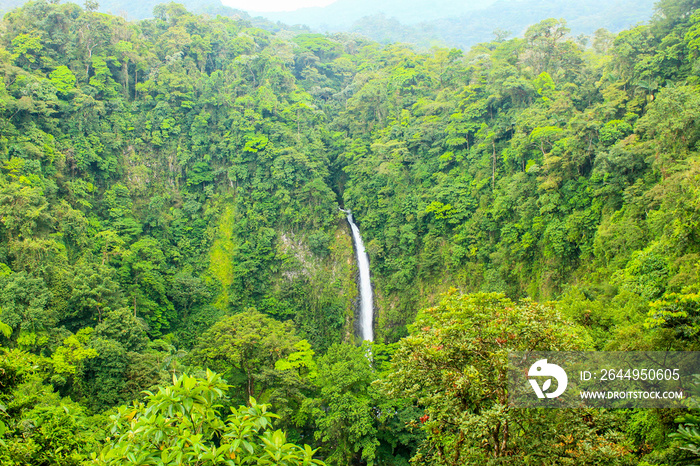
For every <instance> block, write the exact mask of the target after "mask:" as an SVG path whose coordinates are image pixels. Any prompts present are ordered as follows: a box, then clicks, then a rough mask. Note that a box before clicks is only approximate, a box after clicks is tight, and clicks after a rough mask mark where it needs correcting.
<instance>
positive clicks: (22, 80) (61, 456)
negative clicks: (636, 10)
mask: <svg viewBox="0 0 700 466" xmlns="http://www.w3.org/2000/svg"><path fill="white" fill-rule="evenodd" d="M699 6H700V5H699V4H698V2H697V1H696V0H663V1H662V2H660V3H659V4H658V5H657V14H656V15H655V16H654V18H653V19H652V20H651V21H650V22H649V23H648V24H645V25H641V26H637V27H635V28H633V29H630V30H627V31H623V32H621V33H619V34H617V35H614V34H611V33H609V32H607V31H605V30H600V31H598V32H597V33H596V34H595V36H594V37H591V38H589V41H588V44H589V45H588V47H584V45H583V44H584V43H585V41H581V40H574V39H573V38H571V37H570V36H569V35H568V30H567V28H566V26H565V24H564V23H563V22H561V21H558V20H553V19H551V20H546V21H542V22H540V23H538V24H535V25H533V26H531V27H530V28H529V29H528V30H527V32H526V33H525V35H524V37H523V38H516V39H509V40H506V39H505V38H499V39H497V40H496V41H494V42H490V43H483V44H480V45H478V46H475V47H473V48H472V49H471V50H468V51H463V50H459V49H434V50H433V51H431V52H430V53H428V54H420V53H417V52H415V51H414V50H412V49H411V48H410V47H408V46H404V45H389V46H382V45H380V44H377V43H374V42H371V41H369V40H367V39H362V38H360V37H358V36H354V35H346V34H337V35H318V34H308V33H302V32H300V31H294V30H291V29H284V28H281V29H279V30H278V31H277V32H271V31H266V30H263V29H260V28H256V27H253V25H252V24H251V23H249V22H247V21H245V20H243V19H234V18H227V17H221V16H219V17H216V18H209V17H202V16H197V15H194V14H192V13H189V12H188V11H187V10H186V9H185V8H184V7H182V6H181V5H177V4H172V3H171V4H167V5H160V6H158V7H157V8H156V10H155V16H156V17H155V18H154V19H151V20H144V21H140V22H127V21H126V20H124V19H123V18H120V17H115V16H111V15H106V14H101V13H97V12H95V11H91V10H87V11H86V10H83V9H81V8H80V7H79V6H77V5H74V4H70V3H69V4H55V3H47V2H45V1H35V2H31V3H28V4H26V5H25V6H23V7H22V8H20V9H17V10H14V11H12V12H10V13H8V14H7V15H6V16H5V18H4V19H3V20H2V22H1V23H0V45H1V47H0V74H1V75H2V83H3V86H2V87H1V88H0V125H1V126H0V164H1V166H0V345H2V346H1V347H0V447H1V448H0V463H2V464H41V465H43V464H47V465H48V464H61V465H65V464H68V465H73V464H76V465H77V464H87V463H88V462H96V463H97V464H182V463H183V462H185V463H187V464H222V463H223V462H224V461H226V462H227V463H226V464H252V463H251V462H253V463H254V464H315V463H312V461H314V462H316V464H319V463H321V461H324V462H325V463H326V464H333V465H349V464H352V465H359V464H385V465H406V464H409V461H410V460H411V459H412V461H413V464H430V465H448V464H449V465H455V466H456V465H463V464H506V463H508V462H510V463H511V464H543V462H544V464H657V465H663V464H677V463H678V462H679V461H685V460H690V459H692V458H693V455H697V452H698V445H700V441H699V440H698V439H697V435H695V434H693V431H692V429H690V430H681V431H679V434H678V435H676V437H673V438H672V437H670V436H669V435H668V434H670V433H674V432H676V431H677V428H678V424H677V423H680V422H685V423H686V425H688V426H690V427H692V426H694V425H696V424H697V422H698V421H697V417H693V416H687V417H685V418H684V420H683V421H681V419H678V420H677V421H676V418H677V417H678V416H679V414H680V413H679V412H677V411H672V410H657V411H653V410H636V411H604V410H557V411H556V412H555V411H545V412H543V411H539V410H524V409H521V410H515V409H510V408H509V407H508V406H507V403H506V401H505V400H504V399H503V397H502V394H503V393H504V386H503V384H504V383H505V381H504V377H503V371H504V370H505V369H504V360H505V357H506V355H507V352H508V351H509V350H516V349H530V350H532V349H539V350H571V349H582V350H590V349H618V350H645V349H674V350H697V349H698V348H699V343H700V341H699V340H698V338H699V331H700V325H699V324H698V316H700V294H699V293H700V164H699V158H698V152H699V150H700V146H699V144H700V124H699V123H700V122H699V121H698V119H699V118H700V92H699V90H700V88H699V87H698V86H699V85H700V83H699V82H698V80H699V78H700V60H699V59H698V53H699V52H698V50H699V49H700V12H698V10H697V8H698V7H699ZM338 207H343V208H346V209H347V208H349V209H351V210H352V212H353V214H354V216H355V219H356V221H357V223H358V225H359V226H360V228H361V230H362V233H363V236H364V239H365V243H366V245H367V249H368V252H369V255H370V259H371V268H372V274H373V275H372V276H373V283H374V288H375V296H376V299H375V301H376V309H377V318H376V322H375V333H376V335H377V340H378V341H377V342H376V343H374V344H373V345H371V346H372V347H371V351H368V348H367V347H363V346H358V344H359V341H358V338H357V337H356V335H355V331H354V328H355V313H354V303H355V300H356V295H357V290H356V285H355V273H356V271H355V264H354V259H353V250H352V241H351V238H350V235H349V231H348V226H347V224H346V222H345V219H344V214H343V213H342V212H341V211H340V210H339V208H338ZM526 298H530V299H526ZM533 300H534V301H533ZM537 301H540V302H545V301H551V302H549V303H546V304H537ZM430 306H432V307H430ZM496 316H498V318H495V317H496ZM513 329H518V331H517V332H516V331H514V330H513ZM365 345H368V344H367V343H365ZM368 358H369V359H372V364H371V365H370V364H369V362H368ZM209 370H211V371H216V374H215V373H213V372H211V371H209ZM187 374H189V375H187ZM217 374H218V375H217ZM222 377H223V379H225V382H224V381H223V380H222V379H221V378H222ZM171 384H172V385H171ZM158 387H160V389H159V388H158ZM144 390H151V392H144ZM132 401H133V402H134V403H135V404H133V405H131V407H124V406H122V407H121V408H117V406H118V405H124V404H127V403H131V402H132ZM264 403H266V404H269V405H271V406H272V409H273V410H274V412H276V413H277V414H278V415H279V419H277V420H276V421H275V427H274V428H270V425H271V424H270V422H271V419H272V416H271V415H270V413H268V412H267V411H266V409H267V408H266V405H264ZM241 404H244V405H246V406H243V407H240V408H237V406H239V405H241ZM229 408H233V411H231V410H229ZM229 412H232V414H231V415H230V416H228V417H226V416H227V413H229ZM691 414H692V413H691ZM110 417H111V420H110ZM278 428H279V429H283V430H284V431H285V432H286V433H283V432H282V430H275V429H278ZM295 444H310V445H312V446H313V448H314V449H318V450H316V451H315V452H313V451H312V449H311V448H310V447H308V448H306V449H304V448H302V447H297V446H296V445H295ZM683 447H685V449H683ZM93 454H94V456H92V458H93V459H91V455H93ZM284 455H286V456H284ZM283 456H284V457H285V458H286V459H285V460H282V459H281V458H282V457H283ZM312 456H313V457H314V458H316V459H315V460H311V457H312ZM258 461H260V462H261V463H258ZM265 461H267V462H268V463H265ZM548 461H549V462H548Z"/></svg>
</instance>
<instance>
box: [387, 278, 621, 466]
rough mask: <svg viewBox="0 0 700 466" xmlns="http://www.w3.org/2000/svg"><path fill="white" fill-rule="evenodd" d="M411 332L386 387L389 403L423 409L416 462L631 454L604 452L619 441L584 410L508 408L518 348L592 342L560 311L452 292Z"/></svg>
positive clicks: (555, 348) (424, 314)
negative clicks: (594, 426) (568, 451)
mask: <svg viewBox="0 0 700 466" xmlns="http://www.w3.org/2000/svg"><path fill="white" fill-rule="evenodd" d="M409 332H410V335H409V336H408V337H406V338H404V339H403V340H401V341H400V342H399V343H398V345H397V351H396V353H395V355H394V359H393V361H392V364H393V370H391V371H389V373H388V375H387V377H386V381H384V382H382V387H383V390H384V395H385V396H386V397H388V398H390V399H392V398H396V397H405V398H408V399H413V400H415V402H416V403H417V405H418V407H420V408H422V409H423V410H424V415H423V416H421V419H420V428H421V429H422V430H423V431H424V432H425V434H426V440H425V442H424V443H423V445H422V446H421V449H420V450H419V452H418V453H417V455H416V456H415V457H414V458H413V460H414V461H416V462H421V461H422V462H424V463H430V464H434V465H455V466H457V465H463V464H501V463H499V462H500V461H503V460H505V458H508V461H512V462H523V464H524V461H525V459H526V458H528V457H529V458H532V457H531V456H529V454H530V452H532V451H538V455H542V457H541V458H560V457H561V455H563V454H564V452H563V449H562V448H561V447H562V446H563V445H565V444H567V445H569V446H567V447H566V448H572V449H573V450H576V454H575V455H574V456H578V457H579V458H580V463H578V464H591V463H588V462H587V461H594V460H593V458H597V460H600V459H601V458H608V459H612V458H619V457H622V456H624V455H625V454H626V451H625V450H624V448H617V449H615V448H613V450H609V449H607V447H605V448H604V446H610V445H613V446H614V445H616V441H615V439H614V437H612V438H603V437H597V433H596V432H595V430H591V429H589V428H588V427H587V426H586V425H585V423H582V422H581V419H580V416H581V414H580V413H577V412H575V411H569V412H566V413H562V412H561V411H563V410H557V411H560V412H559V413H556V415H553V414H550V413H547V412H539V411H537V410H525V409H511V408H510V407H509V406H508V391H507V376H506V371H507V366H508V362H507V358H508V353H509V352H510V351H566V350H576V349H584V348H587V347H589V345H590V340H589V338H588V337H587V336H586V335H585V333H584V332H583V331H582V330H580V329H579V328H577V327H575V326H573V325H572V324H570V323H568V322H566V321H565V320H563V319H562V317H561V316H560V315H559V313H558V312H557V311H555V310H554V309H553V308H552V307H549V306H544V305H539V304H535V303H533V302H532V301H528V300H524V301H521V302H520V303H515V302H512V301H511V300H509V299H507V298H505V297H504V296H503V295H502V294H496V293H491V294H484V293H479V294H472V295H461V294H458V293H456V291H454V290H453V291H452V292H450V293H448V294H447V295H446V296H445V297H444V298H443V300H442V302H441V303H440V304H439V305H437V306H435V307H432V308H428V309H424V310H421V311H420V312H419V313H418V315H417V316H416V321H415V323H414V324H413V325H411V326H410V327H409ZM545 411H546V410H545ZM417 421H418V420H416V421H414V425H415V426H418V425H419V424H418V423H417ZM576 425H578V427H572V426H576ZM567 429H568V430H567ZM562 431H564V432H567V435H568V434H570V435H572V436H573V439H574V441H573V445H574V446H573V447H572V446H571V445H572V443H571V442H569V441H565V442H563V443H558V442H561V441H562V439H563V437H562V436H561V434H560V432H562ZM550 436H551V437H550ZM577 442H579V443H578V444H577ZM533 445H537V446H536V447H533ZM547 445H548V446H547ZM584 445H587V446H586V447H584ZM533 448H535V449H533ZM540 448H544V449H545V450H547V451H539V450H538V449H540ZM586 448H589V450H588V451H587V452H586V451H584V450H585V449H586ZM579 450H580V451H579ZM586 455H590V456H588V459H586V460H583V457H585V456H586Z"/></svg>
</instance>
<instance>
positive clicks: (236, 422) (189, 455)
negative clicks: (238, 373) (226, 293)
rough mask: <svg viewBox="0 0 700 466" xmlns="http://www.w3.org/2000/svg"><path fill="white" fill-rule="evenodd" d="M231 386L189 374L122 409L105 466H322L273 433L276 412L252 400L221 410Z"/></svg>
mask: <svg viewBox="0 0 700 466" xmlns="http://www.w3.org/2000/svg"><path fill="white" fill-rule="evenodd" d="M228 388H229V385H226V384H225V383H224V382H223V381H222V379H221V376H220V375H218V374H216V373H214V372H211V371H209V370H207V374H206V377H205V378H198V377H190V376H188V375H186V374H184V375H182V376H181V377H177V378H175V377H174V378H173V384H172V385H171V386H169V387H165V388H160V389H159V390H158V392H157V393H151V392H148V396H147V397H146V400H147V401H146V403H143V402H139V403H135V404H134V405H132V406H129V407H127V406H122V407H120V408H119V410H118V412H117V414H115V415H113V416H111V419H112V421H113V424H112V427H111V430H110V436H111V437H112V438H113V440H109V441H108V442H107V445H106V446H105V448H104V449H103V450H102V451H101V452H100V455H99V458H98V459H97V464H101V465H115V466H116V465H134V466H135V465H144V464H152V465H163V466H166V465H181V464H191V465H199V466H214V465H219V464H226V465H230V466H234V465H246V464H256V465H278V466H286V465H289V466H292V465H294V466H299V465H323V464H324V463H323V462H322V461H320V460H316V459H314V458H313V454H314V450H312V449H311V448H310V447H309V446H308V445H305V446H304V447H303V448H302V447H299V446H297V445H294V444H291V443H287V441H286V435H285V433H284V432H282V431H281V430H275V431H273V430H272V419H273V418H274V417H275V415H274V414H273V413H270V412H268V411H267V406H266V405H259V404H258V403H257V402H256V401H255V399H253V398H251V399H250V401H249V406H241V407H239V408H238V409H233V408H232V409H231V412H232V413H231V414H230V415H229V416H227V417H226V418H223V416H222V415H221V413H220V412H219V409H220V405H219V404H218V403H220V402H221V401H223V400H224V399H225V395H224V393H225V392H226V390H227V389H228Z"/></svg>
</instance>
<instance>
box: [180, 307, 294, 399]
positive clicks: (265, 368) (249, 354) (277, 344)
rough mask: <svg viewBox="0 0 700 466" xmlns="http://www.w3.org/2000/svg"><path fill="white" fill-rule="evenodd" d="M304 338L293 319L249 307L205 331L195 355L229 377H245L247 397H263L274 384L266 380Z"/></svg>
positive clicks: (194, 352)
mask: <svg viewBox="0 0 700 466" xmlns="http://www.w3.org/2000/svg"><path fill="white" fill-rule="evenodd" d="M300 340H301V339H300V338H299V337H298V336H297V335H296V333H295V331H294V327H293V325H292V323H291V322H279V321H277V320H275V319H273V318H271V317H269V316H266V315H264V314H261V313H259V312H257V311H246V312H242V313H240V314H236V315H233V316H230V317H226V318H224V319H223V320H221V321H219V322H217V323H216V324H214V325H213V326H212V327H211V328H210V329H209V330H208V331H207V332H206V333H204V335H202V338H201V340H200V342H199V344H198V345H197V347H196V348H195V349H194V350H193V359H194V361H196V362H198V363H201V364H202V365H203V366H205V367H209V368H212V369H214V370H217V371H220V372H221V373H222V374H223V375H225V376H226V377H227V378H228V379H229V380H233V381H241V382H242V384H240V385H239V387H240V388H243V391H244V393H245V395H244V396H242V398H243V399H244V400H245V399H248V398H249V397H253V398H260V397H261V396H262V395H263V393H265V391H266V390H267V389H268V388H270V385H269V383H270V382H267V383H263V382H262V381H263V380H264V379H269V378H270V376H269V373H270V372H274V371H275V370H276V369H275V364H276V363H277V361H279V360H282V359H284V358H286V357H287V356H289V355H290V354H292V353H295V352H297V348H296V347H295V346H294V345H295V344H297V343H298V342H299V341H300ZM241 379H242V380H241ZM272 379H274V377H272ZM239 383H240V382H239ZM241 385H242V386H241Z"/></svg>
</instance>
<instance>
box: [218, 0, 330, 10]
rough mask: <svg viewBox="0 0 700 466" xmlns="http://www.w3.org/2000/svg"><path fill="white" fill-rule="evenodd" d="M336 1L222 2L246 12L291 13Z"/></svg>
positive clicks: (258, 0) (262, 0) (267, 0)
mask: <svg viewBox="0 0 700 466" xmlns="http://www.w3.org/2000/svg"><path fill="white" fill-rule="evenodd" d="M334 1H335V0H221V3H223V4H224V5H226V6H230V7H231V8H238V9H239V10H246V11H291V10H296V9H298V8H304V7H307V6H326V5H330V4H331V3H333V2H334Z"/></svg>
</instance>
